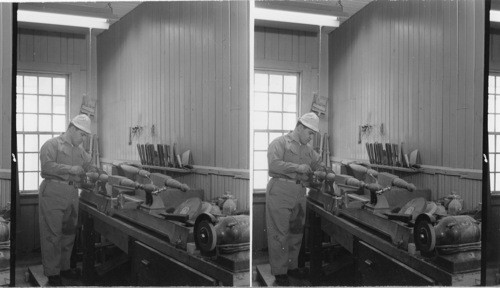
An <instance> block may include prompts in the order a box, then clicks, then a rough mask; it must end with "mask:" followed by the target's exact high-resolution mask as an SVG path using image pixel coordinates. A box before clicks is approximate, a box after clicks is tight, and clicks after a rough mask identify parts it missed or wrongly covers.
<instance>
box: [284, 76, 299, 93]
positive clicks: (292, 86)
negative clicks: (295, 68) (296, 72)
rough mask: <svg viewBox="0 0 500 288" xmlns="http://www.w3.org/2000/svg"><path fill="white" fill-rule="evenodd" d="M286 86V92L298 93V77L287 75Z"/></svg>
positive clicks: (285, 78)
mask: <svg viewBox="0 0 500 288" xmlns="http://www.w3.org/2000/svg"><path fill="white" fill-rule="evenodd" d="M284 84H285V85H284V92H288V93H297V76H293V75H286V76H285V77H284Z"/></svg>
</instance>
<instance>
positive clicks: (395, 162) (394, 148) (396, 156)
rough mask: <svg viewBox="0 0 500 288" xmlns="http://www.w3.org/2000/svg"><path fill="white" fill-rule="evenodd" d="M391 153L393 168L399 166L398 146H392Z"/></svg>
mask: <svg viewBox="0 0 500 288" xmlns="http://www.w3.org/2000/svg"><path fill="white" fill-rule="evenodd" d="M392 152H393V157H394V165H395V166H401V162H400V161H399V156H398V155H399V148H398V144H392Z"/></svg>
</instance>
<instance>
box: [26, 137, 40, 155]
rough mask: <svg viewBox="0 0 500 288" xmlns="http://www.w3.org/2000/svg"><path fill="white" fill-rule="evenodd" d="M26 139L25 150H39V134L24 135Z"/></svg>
mask: <svg viewBox="0 0 500 288" xmlns="http://www.w3.org/2000/svg"><path fill="white" fill-rule="evenodd" d="M24 139H25V140H26V145H25V147H24V149H25V150H24V151H25V152H38V135H36V134H34V135H24Z"/></svg>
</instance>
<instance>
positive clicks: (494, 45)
mask: <svg viewBox="0 0 500 288" xmlns="http://www.w3.org/2000/svg"><path fill="white" fill-rule="evenodd" d="M490 33H491V34H490V67H489V69H490V71H494V72H497V73H500V52H499V51H500V31H499V30H493V33H492V32H491V31H490Z"/></svg>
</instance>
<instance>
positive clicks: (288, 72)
mask: <svg viewBox="0 0 500 288" xmlns="http://www.w3.org/2000/svg"><path fill="white" fill-rule="evenodd" d="M253 73H254V79H255V75H256V74H259V73H260V74H267V75H268V77H269V76H270V75H273V74H274V75H281V76H287V75H291V76H296V88H295V93H289V92H285V91H284V87H283V85H285V84H284V81H283V82H282V88H281V92H276V93H279V94H282V95H283V97H284V95H285V94H289V95H291V94H293V95H295V97H296V98H295V112H289V111H285V110H284V108H283V103H284V101H283V100H284V98H282V109H281V110H279V111H278V110H270V109H269V107H267V109H266V110H255V107H252V111H251V113H255V112H264V111H265V112H267V113H269V112H271V113H280V114H281V117H282V119H283V114H287V113H288V114H292V113H294V114H295V115H294V118H295V119H297V118H298V115H299V113H300V103H301V80H302V73H301V72H300V71H293V70H286V69H267V68H255V69H254V71H253ZM268 79H269V78H268ZM269 85H270V84H269V83H268V86H269ZM259 92H260V93H263V92H264V93H267V94H268V95H269V94H272V92H274V91H269V90H268V91H258V90H256V88H255V87H254V91H253V93H252V97H254V98H253V99H254V103H255V95H256V93H259ZM268 105H269V98H268ZM254 106H255V105H254ZM254 115H255V114H254ZM267 125H268V127H267V129H262V128H259V129H256V128H252V131H251V133H252V138H251V139H253V143H252V144H253V145H251V147H252V151H251V154H252V157H251V159H252V164H253V165H252V171H250V172H251V173H252V177H251V179H252V187H253V194H263V193H265V192H266V188H255V186H254V184H255V182H254V181H255V177H254V175H255V174H254V173H255V172H256V171H265V173H266V174H267V175H268V176H267V177H268V181H269V174H268V171H269V167H266V169H262V168H257V169H256V168H255V157H254V155H255V152H265V153H266V155H267V148H268V146H269V144H270V141H269V134H271V133H281V135H284V134H286V133H288V132H290V131H291V130H288V129H269V123H267ZM282 127H283V123H282ZM293 127H295V123H293ZM292 130H293V128H292ZM256 133H267V137H268V138H267V141H268V144H267V145H266V148H265V149H262V148H260V149H256V148H255V146H256V145H255V134H256Z"/></svg>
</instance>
